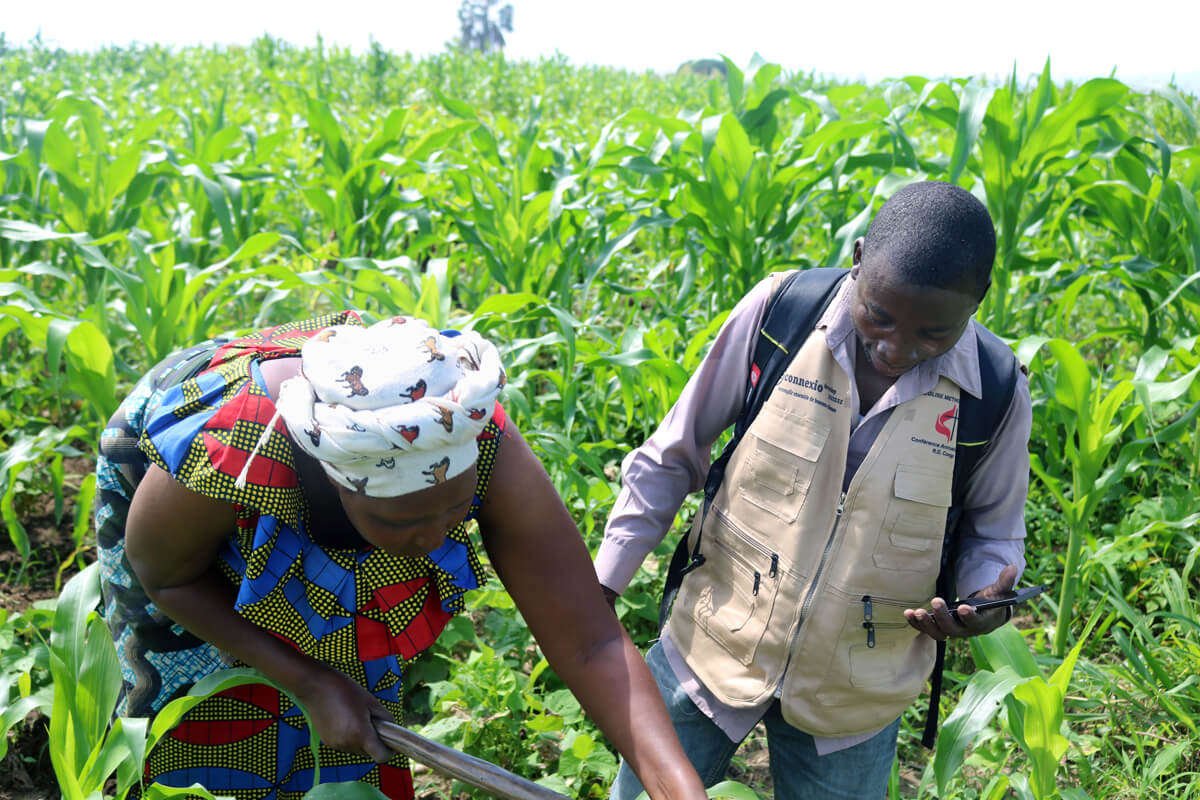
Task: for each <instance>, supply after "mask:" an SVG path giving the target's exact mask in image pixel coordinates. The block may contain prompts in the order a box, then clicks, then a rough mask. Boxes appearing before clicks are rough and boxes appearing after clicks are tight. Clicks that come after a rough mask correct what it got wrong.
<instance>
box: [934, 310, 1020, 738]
mask: <svg viewBox="0 0 1200 800" xmlns="http://www.w3.org/2000/svg"><path fill="white" fill-rule="evenodd" d="M975 333H976V342H977V345H978V348H979V378H980V381H979V385H980V386H981V387H982V389H983V397H981V398H978V399H976V398H975V397H973V396H972V395H970V394H968V393H967V392H963V393H961V395H960V397H959V403H958V445H957V447H956V448H955V451H954V480H953V483H952V484H951V488H950V498H951V500H950V511H949V512H948V513H947V514H946V532H945V535H944V537H943V540H942V568H941V571H940V572H939V573H938V578H937V594H938V597H942V598H944V599H945V600H946V601H947V602H953V600H954V599H955V597H956V596H957V589H956V588H955V585H954V584H955V580H954V577H955V575H954V565H955V562H956V561H957V560H958V535H957V534H958V523H959V521H960V520H961V519H962V507H963V501H964V500H965V498H966V496H967V479H968V478H969V477H970V476H971V473H972V472H974V471H975V467H977V466H978V465H979V462H980V461H982V460H983V457H984V456H985V455H987V453H988V451H989V450H990V449H991V444H992V436H993V435H995V433H996V429H997V428H999V427H1000V423H1001V422H1002V421H1003V420H1004V415H1005V414H1006V413H1007V412H1008V408H1009V406H1010V405H1012V398H1013V392H1015V391H1016V388H1017V375H1018V373H1020V371H1021V364H1020V362H1019V361H1017V357H1016V356H1015V355H1013V351H1012V348H1010V347H1009V346H1008V345H1007V344H1005V343H1004V341H1003V340H1001V339H1000V337H998V336H996V335H995V334H994V333H992V332H991V331H989V330H987V329H986V328H984V327H983V326H981V325H977V326H976V327H975ZM945 662H946V643H945V642H944V641H942V642H938V643H937V655H936V656H935V658H934V663H933V673H932V674H931V676H930V686H929V712H928V714H926V716H925V732H924V735H923V736H922V737H921V743H922V744H923V745H925V747H929V748H932V747H933V745H934V743H935V742H936V741H937V724H938V705H939V701H940V699H941V694H942V667H943V665H944V664H945Z"/></svg>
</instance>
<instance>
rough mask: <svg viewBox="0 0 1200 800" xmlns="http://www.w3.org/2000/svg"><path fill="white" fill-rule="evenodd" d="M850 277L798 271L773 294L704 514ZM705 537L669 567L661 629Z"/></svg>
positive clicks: (712, 472) (684, 542)
mask: <svg viewBox="0 0 1200 800" xmlns="http://www.w3.org/2000/svg"><path fill="white" fill-rule="evenodd" d="M848 273H849V270H846V269H834V268H828V267H817V268H814V269H807V270H798V271H796V272H793V273H792V274H790V275H788V276H787V277H785V278H784V279H783V280H782V281H781V282H780V284H779V286H778V288H777V289H776V290H775V292H774V293H773V294H772V295H771V299H770V301H769V302H768V304H767V309H766V312H765V313H764V314H763V325H762V328H761V329H760V330H759V332H758V340H757V342H756V343H755V345H754V358H753V360H752V362H751V365H750V375H749V380H748V386H747V392H746V400H745V401H744V402H743V403H742V413H741V414H739V415H738V418H737V421H736V422H735V423H734V426H733V438H732V439H730V440H729V443H728V444H727V445H725V449H724V450H722V451H721V455H720V457H719V458H717V460H716V461H714V462H713V465H712V466H711V467H710V468H709V470H708V477H707V478H706V479H705V481H704V505H703V506H702V508H701V510H700V513H701V514H706V513H707V512H708V506H709V504H710V503H712V499H713V497H714V496H716V494H717V490H718V489H719V488H721V481H722V480H723V479H724V478H725V465H726V464H728V463H729V457H730V456H731V455H733V451H734V449H735V448H737V446H738V442H740V441H741V440H742V436H743V435H744V434H745V433H746V430H747V429H748V428H749V427H750V423H751V422H753V421H754V417H755V416H757V415H758V410H759V409H760V408H762V405H763V403H764V402H765V401H766V399H767V397H768V396H769V395H770V393H771V390H772V389H774V388H775V384H776V383H778V382H779V379H780V377H782V376H783V373H784V371H785V370H787V367H788V364H790V363H791V361H792V358H793V357H794V356H795V354H796V351H797V350H798V349H799V347H800V346H801V345H802V344H803V343H804V340H805V339H807V338H808V336H809V334H811V333H812V331H813V328H814V327H816V324H817V320H819V319H820V318H821V315H822V314H823V313H825V309H826V308H828V307H829V303H830V301H831V300H833V295H834V293H835V292H836V291H837V287H838V286H839V285H840V284H841V281H842V279H843V278H844V277H845V276H846V275H847V274H848ZM700 539H701V537H700V535H699V532H697V535H696V541H695V542H693V543H692V547H691V553H690V555H689V552H688V549H689V548H688V536H687V534H684V535H683V537H682V538H681V539H680V541H679V545H678V547H676V548H675V554H674V555H673V556H672V557H671V564H670V566H669V567H668V568H667V582H666V586H665V587H664V588H663V596H662V602H661V603H660V604H659V609H658V627H659V630H662V627H663V626H664V625H665V624H666V623H667V615H668V614H669V613H670V611H671V604H672V603H674V602H675V595H676V594H678V593H679V586H680V585H681V584H682V583H683V576H684V575H686V574H688V573H689V572H691V571H692V570H694V569H695V568H696V567H698V566H700V565H701V564H703V563H704V554H703V553H701V552H700Z"/></svg>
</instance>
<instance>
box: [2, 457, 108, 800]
mask: <svg viewBox="0 0 1200 800" xmlns="http://www.w3.org/2000/svg"><path fill="white" fill-rule="evenodd" d="M71 462H72V463H68V464H67V465H66V472H67V473H68V474H86V473H87V472H88V471H90V470H91V469H92V463H91V462H90V461H88V460H86V459H71ZM75 462H77V463H75ZM74 520H75V502H74V497H73V496H72V495H71V494H70V493H69V492H68V495H67V497H66V502H65V504H64V509H63V514H62V517H61V519H55V515H54V500H53V498H43V501H42V502H41V503H40V504H39V505H38V506H36V507H34V508H32V509H30V510H29V512H28V513H27V514H26V515H25V516H24V517H23V518H22V520H21V524H22V525H24V526H25V531H26V533H28V534H29V541H30V549H31V554H30V558H29V559H28V560H27V561H26V562H25V563H24V564H22V562H21V555H20V553H18V552H17V551H16V548H15V547H13V544H12V542H10V541H9V540H8V537H6V536H0V539H2V541H0V609H4V610H6V611H8V613H9V614H20V613H21V612H22V611H24V610H25V609H26V608H28V607H29V606H30V605H32V604H33V603H34V602H36V601H38V600H46V599H49V598H52V597H56V596H57V595H58V589H59V588H60V587H58V586H56V585H55V582H56V580H58V581H61V582H62V583H65V582H66V581H67V580H68V579H70V577H71V576H72V575H74V574H75V573H76V572H78V571H79V567H80V561H82V562H83V563H84V564H86V563H88V562H91V561H93V560H94V559H95V552H94V550H89V551H87V552H84V553H82V554H80V557H79V558H74V557H73V555H74V553H75V542H74V541H73V539H72V535H71V528H72V526H73V525H74ZM62 565H65V567H64V569H63V570H62V572H61V573H60V572H59V567H60V566H62ZM22 566H23V567H24V569H22ZM48 722H49V721H48V720H47V718H46V717H44V716H43V715H42V714H41V713H40V712H37V711H35V712H33V713H32V714H30V715H29V716H28V717H26V718H25V720H24V721H23V722H21V723H19V724H17V725H16V726H14V727H13V729H12V730H11V731H9V733H8V752H7V753H5V755H4V757H3V758H0V800H58V799H59V798H60V797H61V796H62V794H61V792H60V791H59V788H58V781H57V780H56V779H55V777H54V770H53V768H52V767H51V765H50V751H49V747H48V746H47V745H48V740H49V737H48V734H47V724H48Z"/></svg>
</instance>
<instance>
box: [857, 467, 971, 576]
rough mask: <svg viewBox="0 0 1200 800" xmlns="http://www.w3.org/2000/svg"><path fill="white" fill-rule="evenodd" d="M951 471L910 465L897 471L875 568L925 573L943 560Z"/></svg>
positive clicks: (875, 558) (898, 468)
mask: <svg viewBox="0 0 1200 800" xmlns="http://www.w3.org/2000/svg"><path fill="white" fill-rule="evenodd" d="M952 480H953V476H952V475H951V473H949V472H941V471H937V470H931V469H928V468H926V467H918V466H914V465H910V464H901V465H900V466H899V467H897V468H896V478H895V483H894V487H895V496H894V497H892V499H891V500H890V501H889V503H888V508H887V512H886V514H885V516H884V519H883V528H882V531H881V535H880V537H879V542H878V544H877V545H876V547H875V553H874V561H875V566H876V567H879V568H880V569H895V570H906V571H925V570H929V569H934V568H936V567H937V565H938V564H939V563H940V561H941V556H942V537H943V535H944V534H945V529H946V512H947V511H948V510H949V509H950V483H951V481H952Z"/></svg>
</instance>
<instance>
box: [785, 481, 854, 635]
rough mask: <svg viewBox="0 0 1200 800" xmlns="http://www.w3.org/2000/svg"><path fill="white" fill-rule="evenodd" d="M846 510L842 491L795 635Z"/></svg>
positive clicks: (802, 606) (819, 579) (802, 622)
mask: <svg viewBox="0 0 1200 800" xmlns="http://www.w3.org/2000/svg"><path fill="white" fill-rule="evenodd" d="M845 510H846V493H845V492H842V495H841V497H839V498H838V504H837V511H835V512H834V515H833V529H832V530H830V531H829V538H828V539H826V540H825V550H824V551H822V553H821V561H820V563H818V564H817V571H816V572H815V573H814V574H813V579H812V583H810V584H809V585H808V594H806V595H805V596H804V604H803V605H801V606H800V624H799V625H797V626H796V635H797V636H798V635H799V634H800V628H801V626H803V625H804V620H805V618H807V617H808V611H809V609H810V608H811V607H812V603H813V596H814V595H816V593H817V585H818V584H819V583H820V582H821V573H822V572H824V571H825V562H826V561H828V560H829V551H830V550H831V549H833V540H834V537H835V536H837V529H838V524H839V523H840V522H841V521H842V512H843V511H845Z"/></svg>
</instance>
